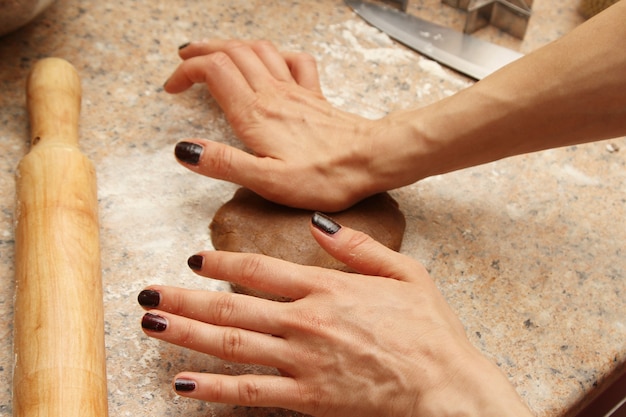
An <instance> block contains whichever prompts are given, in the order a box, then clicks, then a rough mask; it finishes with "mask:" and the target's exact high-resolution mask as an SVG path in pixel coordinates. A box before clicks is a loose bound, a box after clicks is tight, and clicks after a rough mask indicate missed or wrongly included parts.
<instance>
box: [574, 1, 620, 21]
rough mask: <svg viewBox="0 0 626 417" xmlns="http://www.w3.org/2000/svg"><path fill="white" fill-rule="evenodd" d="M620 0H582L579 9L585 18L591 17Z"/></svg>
mask: <svg viewBox="0 0 626 417" xmlns="http://www.w3.org/2000/svg"><path fill="white" fill-rule="evenodd" d="M618 1H619V0H582V1H581V2H580V9H579V11H580V14H581V15H583V17H584V18H585V19H589V18H590V17H592V16H595V15H597V14H598V13H600V12H601V11H602V10H604V9H606V8H607V7H609V6H612V5H613V4H615V3H617V2H618Z"/></svg>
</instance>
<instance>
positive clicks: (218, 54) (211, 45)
mask: <svg viewBox="0 0 626 417" xmlns="http://www.w3.org/2000/svg"><path fill="white" fill-rule="evenodd" d="M185 49H186V48H185ZM205 50H206V52H207V53H206V54H205V55H203V56H195V57H192V58H189V59H187V60H185V61H184V62H183V64H181V65H184V64H185V63H187V62H190V61H194V60H199V59H203V60H206V62H211V61H213V60H215V61H218V62H219V61H221V60H225V59H226V58H225V57H228V59H230V60H231V61H232V63H233V64H234V65H235V66H236V67H237V69H238V70H239V71H240V73H241V74H242V75H243V76H244V77H245V79H246V80H247V81H248V83H249V84H250V86H251V87H252V88H253V89H255V90H257V91H261V90H263V89H273V88H274V86H275V82H276V80H280V81H292V82H293V78H292V77H291V73H290V72H289V68H288V67H287V64H286V63H285V61H284V59H283V58H282V56H281V55H280V54H279V53H278V51H277V50H276V48H275V47H274V45H273V44H271V43H269V42H262V41H257V42H253V43H252V42H243V41H237V40H212V41H207V42H206V44H205ZM168 84H169V83H168Z"/></svg>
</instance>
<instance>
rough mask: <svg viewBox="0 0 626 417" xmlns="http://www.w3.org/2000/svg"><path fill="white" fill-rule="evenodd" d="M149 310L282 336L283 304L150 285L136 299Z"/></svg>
mask: <svg viewBox="0 0 626 417" xmlns="http://www.w3.org/2000/svg"><path fill="white" fill-rule="evenodd" d="M137 298H138V300H139V304H141V305H142V306H143V307H144V308H146V309H148V308H150V309H159V310H161V311H165V312H168V313H171V314H174V315H177V316H183V317H187V318H189V319H192V320H197V321H200V322H203V323H208V324H213V325H218V326H230V327H237V328H240V329H245V330H251V331H255V332H259V333H267V334H272V335H275V336H282V332H283V330H284V327H283V325H282V323H281V320H280V318H281V317H282V315H283V314H284V312H283V311H281V310H280V307H281V303H276V302H273V301H269V300H265V299H261V298H257V297H251V296H247V295H241V294H231V293H228V292H214V291H199V290H187V289H183V288H175V287H167V286H158V285H156V286H151V287H148V288H146V289H145V290H143V291H141V293H140V294H139V296H138V297H137Z"/></svg>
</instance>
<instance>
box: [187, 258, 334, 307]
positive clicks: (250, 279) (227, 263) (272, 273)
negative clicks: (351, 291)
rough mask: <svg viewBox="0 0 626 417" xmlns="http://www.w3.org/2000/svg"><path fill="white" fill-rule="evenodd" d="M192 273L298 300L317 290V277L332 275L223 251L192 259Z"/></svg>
mask: <svg viewBox="0 0 626 417" xmlns="http://www.w3.org/2000/svg"><path fill="white" fill-rule="evenodd" d="M194 257H198V258H196V260H195V261H194V264H196V266H195V267H194V271H195V272H196V273H197V274H199V275H202V276H205V277H210V278H214V279H219V280H222V281H229V282H234V283H237V284H240V285H242V286H244V287H248V288H253V289H256V290H259V291H263V292H267V293H270V294H273V295H278V296H282V297H288V298H291V299H293V300H298V299H301V298H303V297H305V296H306V295H308V294H310V293H311V292H313V291H314V290H316V289H318V288H321V286H320V282H323V281H325V280H324V279H322V277H321V276H320V275H321V274H326V275H328V274H332V273H333V272H334V271H331V270H326V269H322V268H315V267H310V266H304V265H298V264H294V263H291V262H287V261H283V260H280V259H276V258H272V257H269V256H264V255H259V254H253V253H235V252H225V251H215V252H201V253H199V254H197V255H194Z"/></svg>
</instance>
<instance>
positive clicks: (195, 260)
mask: <svg viewBox="0 0 626 417" xmlns="http://www.w3.org/2000/svg"><path fill="white" fill-rule="evenodd" d="M203 262H204V256H202V255H191V256H190V257H189V259H187V265H189V268H191V269H193V270H194V271H199V270H201V269H202V263H203Z"/></svg>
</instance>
